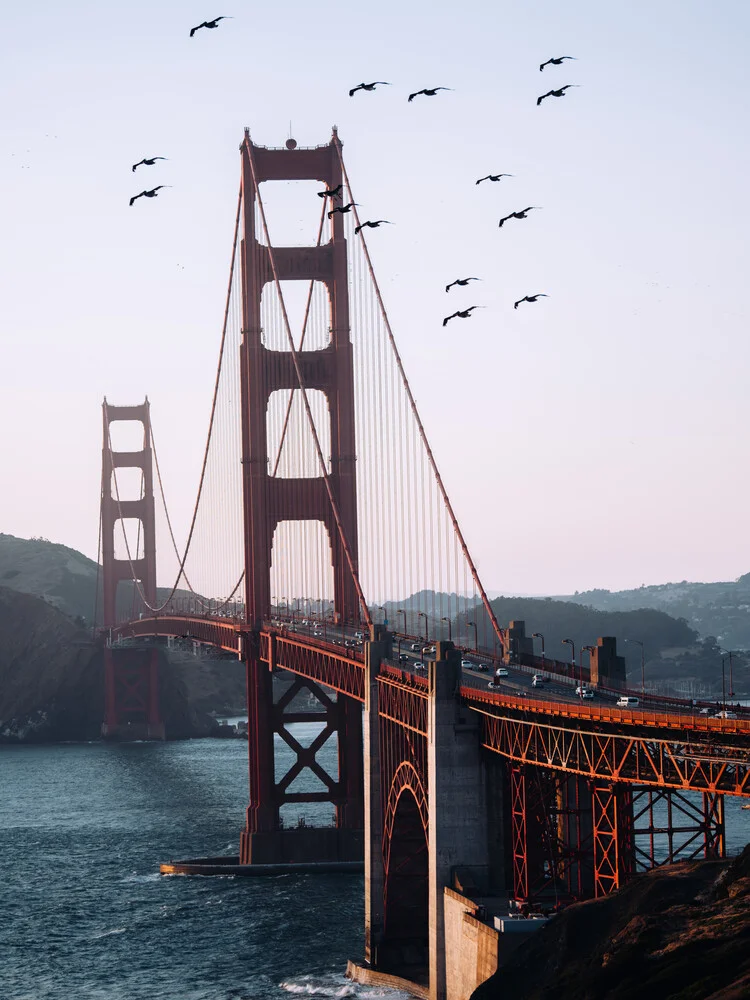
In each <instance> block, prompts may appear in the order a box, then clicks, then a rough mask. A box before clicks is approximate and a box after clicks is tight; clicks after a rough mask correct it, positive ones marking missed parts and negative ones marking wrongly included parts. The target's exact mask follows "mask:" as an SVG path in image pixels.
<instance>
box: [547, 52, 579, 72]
mask: <svg viewBox="0 0 750 1000" xmlns="http://www.w3.org/2000/svg"><path fill="white" fill-rule="evenodd" d="M563 59H573V60H575V56H558V57H557V59H548V60H547V62H543V63H542V64H541V66H540V67H539V72H540V73H541V72H542V70H543V69H544V67H545V66H562V62H563Z"/></svg>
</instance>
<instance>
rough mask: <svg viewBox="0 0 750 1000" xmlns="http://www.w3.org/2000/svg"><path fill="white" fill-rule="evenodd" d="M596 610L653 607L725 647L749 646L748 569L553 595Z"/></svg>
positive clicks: (748, 648) (749, 585)
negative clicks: (730, 576)
mask: <svg viewBox="0 0 750 1000" xmlns="http://www.w3.org/2000/svg"><path fill="white" fill-rule="evenodd" d="M555 600H556V601H574V602H575V603H577V604H585V605H588V606H589V607H591V608H596V609H597V610H599V611H632V610H635V609H638V608H653V609H655V610H657V611H665V612H666V613H667V614H669V615H674V616H675V617H676V618H684V619H685V621H687V622H688V624H689V625H690V627H691V628H694V629H695V630H696V632H698V634H699V635H700V636H701V637H702V638H707V637H709V636H715V637H716V640H717V642H718V643H720V644H721V645H722V646H724V647H725V648H726V649H733V650H734V649H747V650H750V573H745V574H744V575H743V576H741V577H739V578H738V579H737V580H734V581H731V582H729V581H727V582H720V583H689V582H688V581H687V580H683V581H682V582H681V583H662V584H656V585H653V586H648V587H647V586H643V587H638V588H636V589H634V590H619V591H609V590H587V591H584V592H583V593H575V594H573V595H568V596H562V597H556V598H555Z"/></svg>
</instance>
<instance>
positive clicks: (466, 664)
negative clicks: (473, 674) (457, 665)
mask: <svg viewBox="0 0 750 1000" xmlns="http://www.w3.org/2000/svg"><path fill="white" fill-rule="evenodd" d="M461 666H462V668H463V669H464V670H471V669H473V667H474V664H473V663H472V662H471V660H461Z"/></svg>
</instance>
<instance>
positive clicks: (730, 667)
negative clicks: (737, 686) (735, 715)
mask: <svg viewBox="0 0 750 1000" xmlns="http://www.w3.org/2000/svg"><path fill="white" fill-rule="evenodd" d="M719 652H720V653H726V654H727V656H728V657H729V690H728V691H727V694H728V695H729V697H730V698H733V697H734V684H733V682H732V657H733V656H734V653H733V652H732V650H731V649H722V648H721V646H719ZM726 707H727V706H726V705H724V708H726Z"/></svg>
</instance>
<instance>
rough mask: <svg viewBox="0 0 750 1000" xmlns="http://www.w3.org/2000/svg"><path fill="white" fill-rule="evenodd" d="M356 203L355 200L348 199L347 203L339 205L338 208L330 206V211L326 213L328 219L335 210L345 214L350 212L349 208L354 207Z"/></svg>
mask: <svg viewBox="0 0 750 1000" xmlns="http://www.w3.org/2000/svg"><path fill="white" fill-rule="evenodd" d="M356 204H357V202H356V201H350V202H349V204H348V205H339V206H338V208H332V209H331V211H330V212H329V213H328V218H329V219H330V218H331V216H332V215H335V213H336V212H341V214H342V215H346V214H347V212H351V210H352V209H353V208H354V206H355V205H356Z"/></svg>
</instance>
